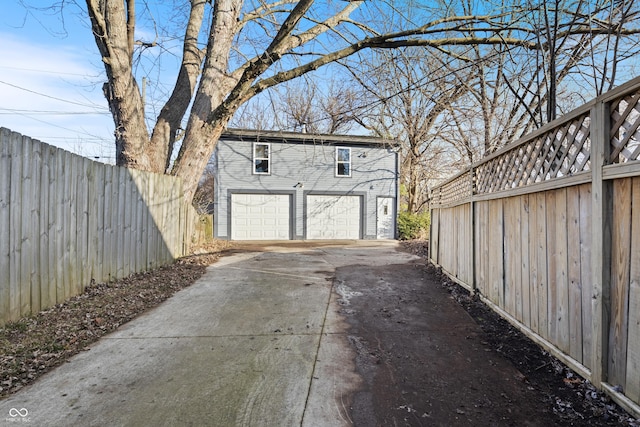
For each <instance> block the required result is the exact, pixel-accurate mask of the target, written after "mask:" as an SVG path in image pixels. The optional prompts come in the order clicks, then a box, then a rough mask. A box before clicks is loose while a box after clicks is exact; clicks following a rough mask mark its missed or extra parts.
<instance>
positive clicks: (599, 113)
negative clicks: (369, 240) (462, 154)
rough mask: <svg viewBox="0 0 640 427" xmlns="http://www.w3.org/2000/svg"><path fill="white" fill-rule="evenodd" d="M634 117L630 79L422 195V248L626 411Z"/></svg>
mask: <svg viewBox="0 0 640 427" xmlns="http://www.w3.org/2000/svg"><path fill="white" fill-rule="evenodd" d="M639 128H640V79H635V80H633V81H631V82H629V83H627V84H625V85H623V86H621V87H619V88H617V89H615V90H613V91H611V92H609V93H607V94H605V95H603V96H601V97H599V98H597V99H595V100H594V101H592V102H590V103H589V104H587V105H585V106H583V107H581V108H579V109H577V110H576V111H574V112H572V113H569V114H568V115H567V116H565V117H563V118H560V119H558V120H556V121H554V122H552V123H550V124H548V125H546V126H544V127H543V128H541V129H539V130H537V131H536V132H534V133H532V134H531V135H528V136H527V137H525V138H523V139H521V140H519V141H516V142H515V143H513V144H511V145H509V146H507V147H505V148H503V149H502V150H500V151H498V152H496V153H494V154H493V155H491V156H489V157H487V158H486V159H484V160H482V161H481V162H478V163H476V164H474V165H473V166H472V167H470V168H469V169H468V170H466V171H464V172H463V173H461V174H458V175H456V176H455V177H453V178H452V179H450V180H448V181H447V182H445V183H444V184H442V185H441V186H439V187H437V188H435V189H434V190H433V191H432V195H431V199H430V203H431V210H432V212H431V214H432V229H431V236H430V238H431V240H430V249H431V250H430V257H431V260H432V261H433V262H434V263H435V264H437V265H440V266H441V267H442V268H443V270H444V271H445V272H447V274H448V275H449V276H451V277H452V278H453V279H454V280H455V281H457V282H458V283H460V284H461V285H462V286H464V287H466V288H468V289H470V290H471V291H474V292H478V293H479V294H480V295H481V297H482V298H483V300H484V301H486V302H487V303H488V304H489V305H490V306H491V307H493V308H494V309H495V310H496V311H498V312H499V313H500V314H502V315H503V316H504V317H506V318H507V319H508V320H510V321H511V322H512V323H514V324H515V325H517V326H518V327H519V328H520V329H522V330H523V331H524V332H525V333H527V334H528V335H529V336H530V337H532V338H533V339H534V340H536V341H537V342H539V343H540V344H542V345H543V346H545V347H546V348H547V349H549V350H550V351H551V352H553V353H554V354H555V355H556V356H558V357H560V358H561V359H562V360H563V361H565V362H566V363H567V364H568V365H569V366H571V367H572V368H574V369H575V370H576V371H577V372H579V373H580V374H581V375H583V376H584V377H586V378H588V379H589V380H591V382H592V383H594V384H595V385H596V386H598V387H600V388H602V389H604V390H606V391H607V392H608V393H609V394H611V395H612V397H613V398H614V399H615V400H616V401H617V402H618V403H620V404H622V405H623V406H624V407H626V408H627V409H628V410H629V411H631V412H633V413H634V414H635V415H636V416H640V405H639V404H640V326H639V325H640V131H639ZM469 248H473V251H472V252H471V251H470V250H469Z"/></svg>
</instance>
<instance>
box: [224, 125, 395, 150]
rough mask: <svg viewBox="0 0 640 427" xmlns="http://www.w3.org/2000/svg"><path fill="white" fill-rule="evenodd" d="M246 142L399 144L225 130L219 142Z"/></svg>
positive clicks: (347, 137)
mask: <svg viewBox="0 0 640 427" xmlns="http://www.w3.org/2000/svg"><path fill="white" fill-rule="evenodd" d="M238 139H239V140H241V141H243V140H247V141H255V142H275V143H286V144H326V145H350V146H368V147H377V148H395V147H398V146H399V145H400V144H399V142H398V141H396V140H393V139H384V138H375V137H371V136H356V135H327V134H312V133H300V132H283V131H272V130H250V129H227V130H225V131H224V132H222V135H220V140H225V141H230V140H238Z"/></svg>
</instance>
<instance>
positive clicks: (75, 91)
mask: <svg viewBox="0 0 640 427" xmlns="http://www.w3.org/2000/svg"><path fill="white" fill-rule="evenodd" d="M31 3H32V4H34V3H38V2H31ZM0 10H1V12H2V13H0V58H1V59H0V127H5V128H8V129H11V130H12V131H15V132H18V133H21V134H23V135H26V136H29V137H32V138H34V139H38V140H40V141H42V142H45V143H48V144H51V145H55V146H57V147H60V148H63V149H65V150H68V151H71V152H74V153H77V154H80V155H83V156H87V157H91V158H94V159H96V160H99V161H103V162H106V163H113V162H114V142H113V128H114V125H113V120H112V118H111V115H110V113H109V109H108V105H107V101H106V100H105V98H104V96H103V94H102V84H103V82H104V81H105V80H106V77H105V74H104V68H102V65H101V63H100V57H99V54H98V50H97V48H96V46H95V42H94V40H93V36H92V34H91V30H90V28H89V27H88V21H87V20H85V19H83V18H82V17H81V16H79V11H78V9H77V7H75V8H74V6H69V10H66V11H65V12H64V15H62V16H61V15H60V14H59V13H51V12H50V11H49V12H47V11H43V10H35V9H26V8H25V7H24V6H22V4H21V2H20V1H16V0H5V1H3V2H2V6H0Z"/></svg>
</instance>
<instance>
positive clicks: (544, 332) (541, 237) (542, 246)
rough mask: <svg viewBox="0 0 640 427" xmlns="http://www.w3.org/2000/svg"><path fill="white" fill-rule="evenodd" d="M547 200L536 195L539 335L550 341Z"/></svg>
mask: <svg viewBox="0 0 640 427" xmlns="http://www.w3.org/2000/svg"><path fill="white" fill-rule="evenodd" d="M546 212H547V199H546V195H545V193H538V194H536V215H537V223H538V228H537V230H536V240H537V242H538V246H537V251H536V261H537V263H538V268H537V270H538V283H537V288H538V329H539V331H538V333H539V334H540V336H542V337H543V338H545V339H549V316H548V312H549V308H548V307H549V301H548V297H547V296H548V294H549V286H548V283H549V270H548V265H547V256H548V255H547V250H548V248H547V216H546Z"/></svg>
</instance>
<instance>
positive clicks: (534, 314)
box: [528, 194, 546, 333]
mask: <svg viewBox="0 0 640 427" xmlns="http://www.w3.org/2000/svg"><path fill="white" fill-rule="evenodd" d="M537 201H538V199H537V197H536V195H535V194H531V195H529V240H528V242H529V257H530V260H531V261H530V263H529V289H530V291H529V306H530V318H531V323H530V328H531V330H532V331H534V332H536V333H539V332H540V324H539V312H540V309H539V305H540V304H539V303H540V301H539V299H540V297H539V295H538V294H539V288H540V284H539V283H540V275H541V274H542V273H545V274H546V270H544V271H540V270H539V269H538V268H539V263H538V252H539V249H538V248H539V246H540V241H539V239H538V235H539V234H540V233H539V231H538V203H537Z"/></svg>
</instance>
